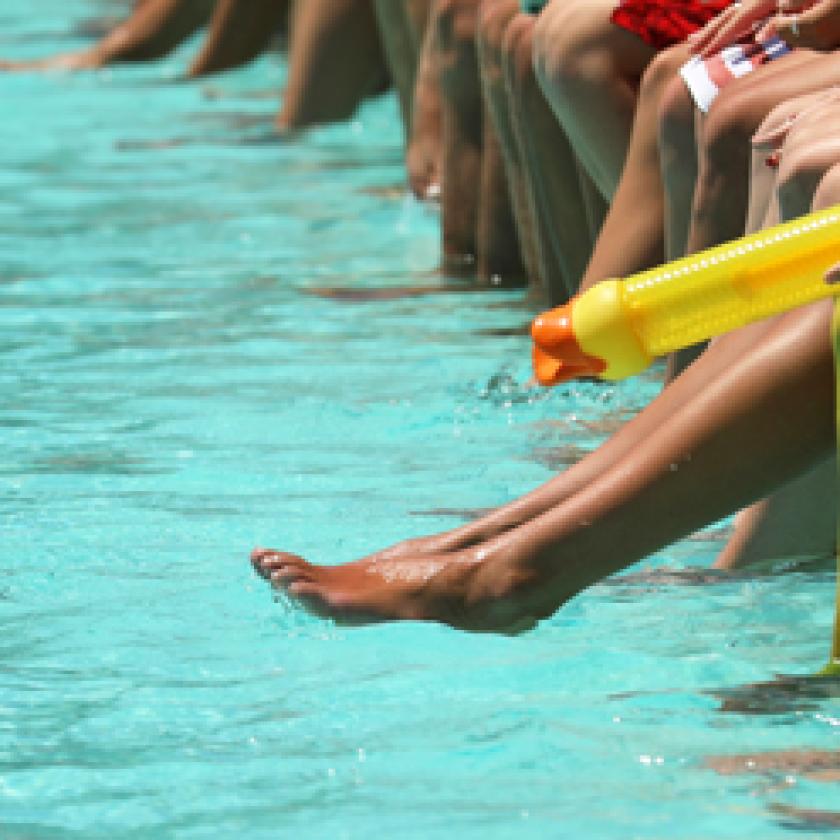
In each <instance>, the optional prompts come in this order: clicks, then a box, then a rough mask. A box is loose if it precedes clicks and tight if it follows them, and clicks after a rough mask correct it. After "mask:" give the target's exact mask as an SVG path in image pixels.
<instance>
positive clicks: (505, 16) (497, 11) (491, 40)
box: [476, 0, 519, 52]
mask: <svg viewBox="0 0 840 840" xmlns="http://www.w3.org/2000/svg"><path fill="white" fill-rule="evenodd" d="M518 9H519V4H518V3H517V2H516V0H498V2H496V0H482V2H481V6H480V7H479V10H478V29H477V34H476V37H477V38H478V44H479V46H480V47H481V48H482V49H485V50H492V51H493V52H499V51H500V50H501V49H502V40H503V38H504V34H505V29H506V28H507V25H508V24H509V23H510V21H511V19H512V18H513V17H514V16H515V15H516V13H517V11H518Z"/></svg>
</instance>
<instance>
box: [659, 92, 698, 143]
mask: <svg viewBox="0 0 840 840" xmlns="http://www.w3.org/2000/svg"><path fill="white" fill-rule="evenodd" d="M658 119H659V145H660V150H661V151H662V152H663V153H664V152H667V151H671V152H673V153H678V152H679V151H680V150H683V149H685V148H686V146H688V147H689V148H690V149H691V150H692V152H693V149H694V102H693V101H692V99H691V94H689V92H688V88H686V86H685V83H684V82H683V80H682V79H681V78H676V79H672V80H671V81H670V82H666V84H665V87H664V89H663V90H662V95H661V96H660V99H659V113H658Z"/></svg>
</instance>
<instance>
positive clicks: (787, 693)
mask: <svg viewBox="0 0 840 840" xmlns="http://www.w3.org/2000/svg"><path fill="white" fill-rule="evenodd" d="M709 694H710V695H711V696H712V697H715V698H717V699H718V700H720V707H719V709H718V711H719V712H726V713H735V714H742V715H780V714H790V713H792V712H801V711H810V710H814V709H818V708H819V707H820V704H821V703H822V702H824V701H825V700H837V699H838V698H840V677H820V676H816V675H809V674H804V675H788V674H779V675H777V676H776V677H775V679H772V680H767V681H766V682H758V683H748V684H747V685H741V686H735V687H733V688H718V689H714V690H712V691H709Z"/></svg>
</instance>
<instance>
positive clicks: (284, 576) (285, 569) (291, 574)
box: [268, 565, 312, 590]
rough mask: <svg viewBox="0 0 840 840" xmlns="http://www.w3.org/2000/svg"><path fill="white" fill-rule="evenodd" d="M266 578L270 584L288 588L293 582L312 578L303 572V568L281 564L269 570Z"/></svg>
mask: <svg viewBox="0 0 840 840" xmlns="http://www.w3.org/2000/svg"><path fill="white" fill-rule="evenodd" d="M268 579H269V581H271V585H272V586H275V587H278V588H283V589H287V590H288V589H289V588H290V586H292V585H293V584H295V583H299V582H305V581H311V580H312V579H311V578H310V577H309V576H308V575H307V574H306V573H305V570H303V569H300V568H298V567H296V566H288V565H282V566H278V567H277V568H273V569H271V570H270V572H269V574H268Z"/></svg>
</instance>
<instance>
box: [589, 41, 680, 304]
mask: <svg viewBox="0 0 840 840" xmlns="http://www.w3.org/2000/svg"><path fill="white" fill-rule="evenodd" d="M687 59H688V48H687V47H685V46H680V47H676V48H674V49H671V50H667V51H666V52H663V53H660V54H659V55H658V56H656V58H654V59H653V61H652V62H651V63H650V66H649V67H648V68H647V70H646V71H645V73H644V75H643V77H642V82H641V85H640V88H639V100H638V107H637V109H636V116H635V119H634V122H633V134H632V136H631V139H630V147H629V150H628V153H627V161H626V163H625V164H624V170H623V172H622V174H621V180H620V181H619V183H618V188H617V189H616V191H615V195H614V196H613V200H612V204H611V205H610V210H609V213H608V214H607V218H606V220H605V222H604V226H603V228H602V230H601V235H600V236H599V238H598V241H597V242H596V244H595V250H594V251H593V253H592V257H591V259H590V261H589V265H588V266H587V270H586V273H585V274H584V276H583V281H582V283H581V289H588V288H589V287H590V286H592V285H594V284H595V283H597V282H600V281H601V280H604V279H606V278H608V277H626V276H627V275H628V274H631V273H634V272H636V271H641V270H643V269H645V268H651V267H652V266H654V265H657V264H658V263H661V262H662V259H663V257H664V212H665V208H664V194H663V184H662V176H661V171H660V165H659V145H658V116H659V105H660V101H661V99H662V95H663V92H664V90H665V89H666V87H667V86H668V84H669V83H670V82H671V81H672V80H673V78H674V76H675V75H676V73H677V72H678V71H679V68H680V67H681V66H682V65H683V64H684V63H685V61H686V60H687Z"/></svg>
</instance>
